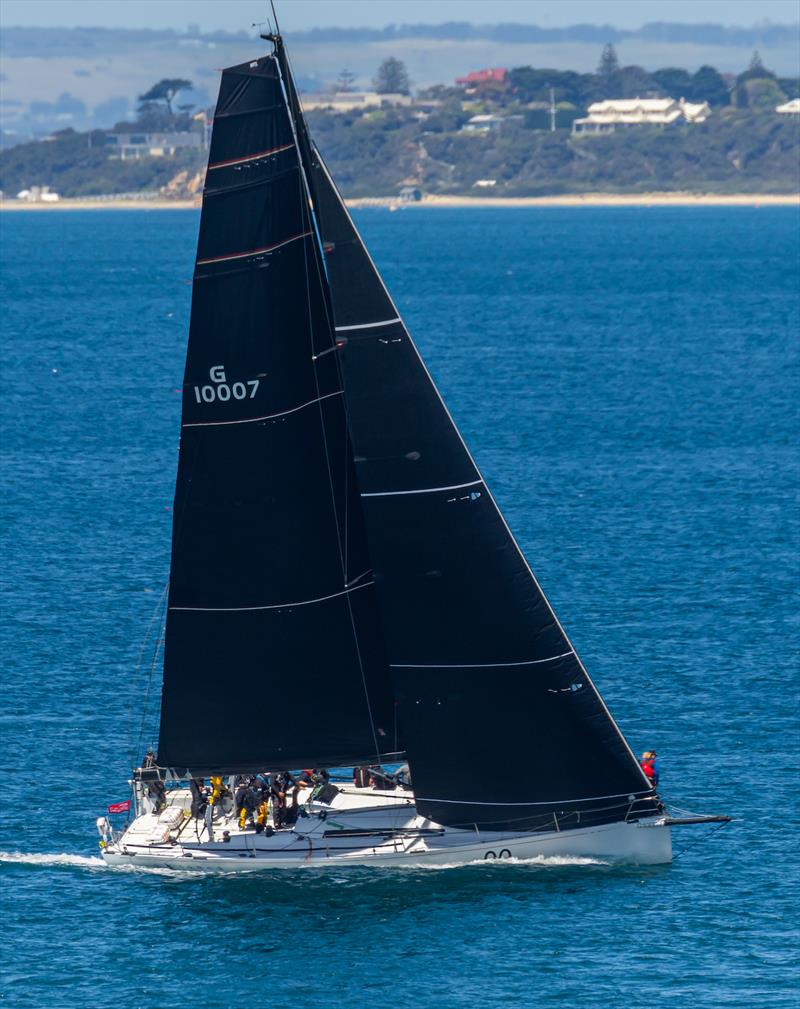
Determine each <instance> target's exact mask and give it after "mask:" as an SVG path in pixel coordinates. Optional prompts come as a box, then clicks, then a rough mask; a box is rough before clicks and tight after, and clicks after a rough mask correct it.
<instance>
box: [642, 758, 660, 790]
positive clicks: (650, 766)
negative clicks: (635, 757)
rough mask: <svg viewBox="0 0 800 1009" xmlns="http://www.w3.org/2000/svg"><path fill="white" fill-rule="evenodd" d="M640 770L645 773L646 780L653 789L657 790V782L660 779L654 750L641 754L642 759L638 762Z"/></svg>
mask: <svg viewBox="0 0 800 1009" xmlns="http://www.w3.org/2000/svg"><path fill="white" fill-rule="evenodd" d="M640 765H641V768H642V770H643V771H644V773H645V776H646V778H647V780H648V781H649V782H650V784H651V785H652V786H653V788H658V781H659V778H660V777H661V772H660V768H659V766H658V760H657V755H656V751H655V750H645V751H644V753H643V754H642V759H641V761H640Z"/></svg>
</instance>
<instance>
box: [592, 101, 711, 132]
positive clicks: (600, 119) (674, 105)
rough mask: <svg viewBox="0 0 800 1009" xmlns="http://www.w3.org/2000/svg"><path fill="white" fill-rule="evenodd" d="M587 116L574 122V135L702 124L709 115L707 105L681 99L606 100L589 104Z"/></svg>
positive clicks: (709, 109) (706, 103) (709, 111)
mask: <svg viewBox="0 0 800 1009" xmlns="http://www.w3.org/2000/svg"><path fill="white" fill-rule="evenodd" d="M588 112H589V114H588V116H586V117H585V118H583V119H576V120H575V121H574V122H573V124H572V132H573V133H613V132H614V130H615V129H618V128H620V127H628V126H672V125H674V124H675V123H678V122H681V121H682V122H686V123H702V122H704V121H705V120H706V119H708V117H709V116H710V115H711V108H710V107H709V104H708V102H700V103H692V102H687V101H685V100H684V99H683V98H681V99H680V100H679V101H676V100H675V99H674V98H609V99H606V100H605V101H602V102H592V104H591V105H590V106H589V109H588Z"/></svg>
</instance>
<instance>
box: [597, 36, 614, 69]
mask: <svg viewBox="0 0 800 1009" xmlns="http://www.w3.org/2000/svg"><path fill="white" fill-rule="evenodd" d="M618 70H619V60H618V59H617V50H616V49H615V48H614V46H613V45H612V44H611V43H610V42H606V44H605V45H604V46H603V52H602V55H601V56H600V62H599V63H598V65H597V73H598V76H600V77H610V76H611V75H612V74H615V73H616V72H617V71H618Z"/></svg>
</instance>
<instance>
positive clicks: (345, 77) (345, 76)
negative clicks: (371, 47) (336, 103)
mask: <svg viewBox="0 0 800 1009" xmlns="http://www.w3.org/2000/svg"><path fill="white" fill-rule="evenodd" d="M355 79H356V77H355V74H353V73H351V72H350V71H349V70H347V69H346V68H345V69H344V70H340V71H339V76H338V77H337V78H336V84H335V85H334V88H335V90H336V91H338V92H340V93H341V92H348V91H353V90H354V88H353V82H354V81H355Z"/></svg>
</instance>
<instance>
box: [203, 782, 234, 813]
mask: <svg viewBox="0 0 800 1009" xmlns="http://www.w3.org/2000/svg"><path fill="white" fill-rule="evenodd" d="M209 780H210V781H211V798H210V799H209V800H208V805H209V806H210V807H211V810H212V812H216V810H217V809H219V812H220V814H222V812H223V809H222V801H223V799H224V798H225V797H226V796H227V795H230V790H229V789H228V786H227V785H226V784H225V783H224V782H223V780H222V777H221V776H220V775H212V776H211V778H210V779H209Z"/></svg>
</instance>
